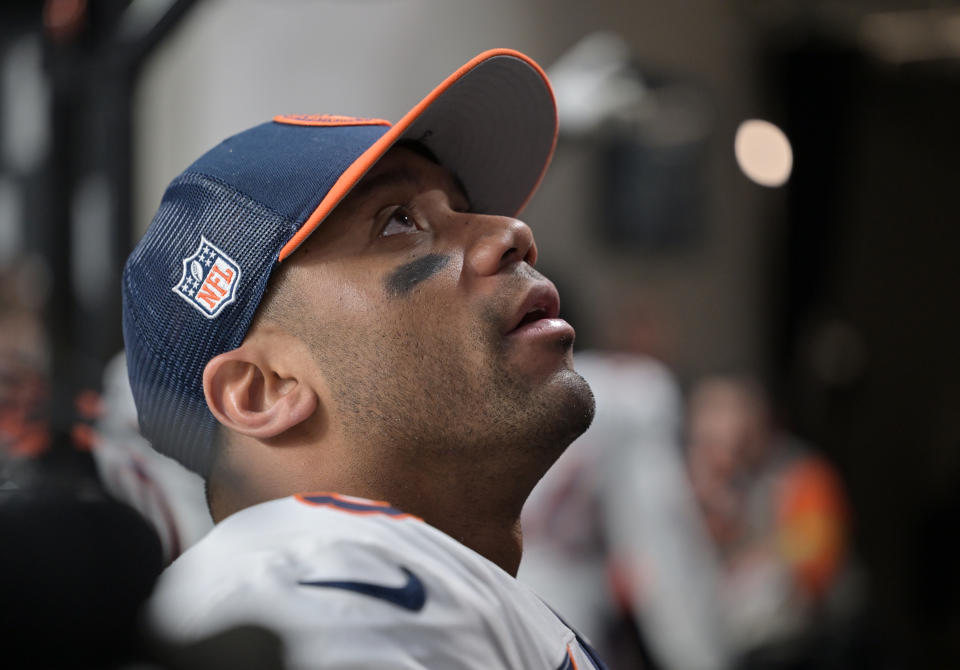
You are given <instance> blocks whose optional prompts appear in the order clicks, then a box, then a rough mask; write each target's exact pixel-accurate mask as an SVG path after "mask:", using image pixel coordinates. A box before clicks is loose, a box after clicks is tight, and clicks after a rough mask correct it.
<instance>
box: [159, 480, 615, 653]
mask: <svg viewBox="0 0 960 670" xmlns="http://www.w3.org/2000/svg"><path fill="white" fill-rule="evenodd" d="M150 619H151V621H152V623H153V624H154V626H155V627H156V629H157V630H158V632H159V633H161V634H162V635H165V636H167V637H169V638H171V639H173V640H174V641H179V642H189V641H192V640H196V639H199V638H202V637H206V636H208V635H211V634H214V633H217V632H219V631H222V630H224V629H226V628H230V627H233V626H237V625H241V624H246V623H252V624H257V625H261V626H264V627H266V628H268V629H270V630H273V631H274V632H276V633H278V634H279V635H280V636H281V638H282V639H283V642H284V645H285V659H284V660H285V663H286V667H288V668H476V669H480V668H483V669H484V670H488V669H490V668H524V669H527V668H529V669H544V670H554V669H558V668H571V669H572V668H577V669H578V670H589V669H590V668H594V667H602V663H600V662H599V661H597V660H596V659H595V657H594V654H593V653H592V651H591V650H590V648H589V646H587V644H586V643H585V642H583V641H582V640H581V639H580V638H579V637H578V636H577V634H576V633H575V632H574V631H573V630H571V629H570V628H568V627H567V626H566V625H565V624H564V623H563V622H562V621H561V620H560V619H559V618H558V617H557V616H556V615H555V614H554V613H553V612H552V611H551V610H550V609H549V608H548V607H547V606H546V605H545V604H544V603H543V602H542V601H541V600H540V599H539V598H538V597H537V596H536V595H535V594H534V593H533V592H532V591H530V590H529V589H528V588H527V587H525V586H524V585H522V584H520V583H519V582H518V581H517V580H516V579H514V578H513V577H512V576H511V575H509V574H507V573H506V572H505V571H504V570H502V569H501V568H500V567H499V566H497V565H495V564H494V563H492V562H491V561H489V560H487V559H486V558H484V557H483V556H481V555H480V554H478V553H476V552H474V551H473V550H471V549H469V548H467V547H465V546H464V545H462V544H460V543H458V542H456V541H455V540H454V539H452V538H451V537H449V536H448V535H446V534H444V533H442V532H441V531H439V530H437V529H436V528H433V527H431V526H429V525H428V524H426V523H424V522H423V521H422V520H421V519H419V518H417V517H414V516H411V515H408V514H404V513H402V512H400V511H398V510H395V509H393V508H391V507H390V506H389V505H388V504H387V503H380V502H374V501H370V500H365V499H362V498H352V497H347V496H341V495H337V494H323V493H321V494H308V495H298V496H293V497H290V498H283V499H280V500H273V501H270V502H266V503H262V504H260V505H256V506H254V507H250V508H247V509H245V510H243V511H241V512H238V513H236V514H234V515H233V516H230V517H228V518H227V519H225V520H224V521H222V522H221V523H220V524H218V525H217V526H216V527H214V529H213V530H212V531H211V532H210V533H209V534H208V535H207V536H206V537H204V538H203V539H202V540H201V541H200V542H198V543H197V544H196V545H194V546H193V547H191V548H190V549H189V550H188V551H187V552H185V553H184V554H183V555H182V556H181V557H180V558H179V559H177V560H176V561H175V562H174V563H173V564H172V565H171V566H170V567H169V568H168V569H167V570H166V571H165V572H164V574H163V575H162V576H161V578H160V582H159V583H158V586H157V590H156V592H155V594H154V596H153V599H152V601H151V603H150Z"/></svg>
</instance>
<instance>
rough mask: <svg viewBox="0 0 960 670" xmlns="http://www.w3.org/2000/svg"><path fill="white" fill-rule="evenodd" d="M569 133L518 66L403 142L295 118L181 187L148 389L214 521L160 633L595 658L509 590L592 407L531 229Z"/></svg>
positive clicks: (189, 176) (165, 245) (275, 124)
mask: <svg viewBox="0 0 960 670" xmlns="http://www.w3.org/2000/svg"><path fill="white" fill-rule="evenodd" d="M555 138H556V111H555V107H554V102H553V96H552V92H551V90H550V86H549V83H548V82H547V80H546V77H545V75H544V74H543V71H542V70H541V69H540V68H539V67H538V66H537V65H536V64H535V63H533V62H532V61H531V60H530V59H528V58H527V57H526V56H523V55H522V54H519V53H517V52H514V51H510V50H502V49H501V50H494V51H489V52H486V53H484V54H481V55H480V56H478V57H477V58H475V59H473V60H472V61H470V62H469V63H467V64H466V65H465V66H464V67H462V68H461V69H459V70H458V71H457V72H455V73H454V74H453V75H451V77H449V78H448V79H447V80H446V81H444V82H443V83H442V84H441V85H440V86H439V87H438V88H437V89H435V90H434V91H433V92H432V93H431V94H430V95H429V96H427V98H425V99H424V100H423V101H422V102H421V103H420V104H418V105H417V106H416V107H414V109H413V110H412V111H411V112H410V113H408V114H407V115H406V116H405V117H404V118H403V119H402V120H401V121H399V122H398V123H397V124H396V125H393V126H390V125H389V124H388V123H387V122H385V121H381V120H378V119H356V118H350V117H340V116H327V115H313V116H310V115H308V116H284V117H276V118H275V119H274V120H273V121H272V122H269V123H266V124H262V125H260V126H257V127H255V128H252V129H250V130H248V131H245V132H243V133H240V134H239V135H236V136H234V137H232V138H230V139H228V140H226V141H225V142H224V143H222V144H221V145H219V146H218V147H216V148H214V149H213V150H211V151H210V152H208V153H207V154H205V155H204V156H203V157H201V158H200V159H199V160H197V161H196V162H195V163H194V164H193V165H192V166H191V167H190V168H188V169H187V170H186V172H184V173H183V174H182V175H180V176H179V177H178V178H177V179H175V180H174V181H173V183H172V184H171V185H170V187H169V188H168V190H167V193H166V194H165V196H164V200H163V202H162V204H161V206H160V210H159V211H158V213H157V215H156V217H155V218H154V221H153V223H152V224H151V227H150V229H149V230H148V231H147V233H146V235H145V236H144V239H143V240H142V241H141V242H140V244H139V245H138V246H137V248H136V249H135V250H134V252H133V254H132V255H131V257H130V259H129V260H128V263H127V267H126V269H125V273H124V286H123V289H124V333H125V339H126V343H127V356H128V361H129V374H130V380H131V386H132V388H133V391H134V397H135V398H136V402H137V408H138V414H139V418H140V423H141V426H142V429H143V430H144V432H145V434H146V435H147V436H148V437H149V438H150V439H151V440H152V441H153V442H154V445H155V447H156V448H158V449H159V450H161V451H164V452H165V453H167V454H168V455H171V456H173V457H174V458H176V459H178V460H180V461H181V462H182V463H184V464H185V465H187V466H188V467H190V468H192V469H194V470H195V471H197V472H199V473H201V474H202V475H204V476H205V477H206V481H207V490H208V501H209V504H210V508H211V512H212V514H213V517H214V520H215V521H216V522H218V525H217V526H216V527H215V528H214V530H213V531H211V533H210V534H209V535H208V536H206V537H205V538H204V539H203V540H202V541H201V542H200V543H198V544H197V545H196V546H195V547H193V548H192V549H191V550H189V551H187V552H186V553H185V554H184V555H183V556H182V557H181V558H180V559H179V560H177V561H176V562H175V563H174V564H173V565H172V566H171V567H170V568H169V569H168V571H167V572H166V574H165V576H164V577H163V578H162V580H161V582H160V584H159V587H158V592H157V595H156V597H155V602H154V607H153V619H154V621H155V622H156V623H157V625H158V627H159V628H160V630H161V631H162V632H165V633H166V634H168V635H170V636H172V637H175V638H178V639H190V638H193V637H197V636H202V635H206V634H210V633H213V632H216V631H217V630H221V629H223V628H226V627H228V626H232V625H239V624H243V623H258V624H262V625H265V626H268V627H270V628H273V629H274V630H276V631H277V632H279V633H280V634H281V636H282V637H283V639H284V641H285V643H286V645H287V657H286V660H287V663H288V664H289V665H290V666H291V667H298V668H300V667H304V668H306V667H378V668H387V667H404V668H414V667H416V668H421V667H443V668H458V667H462V668H481V667H482V668H492V667H510V668H558V667H579V668H588V667H591V666H592V665H596V666H598V667H599V665H600V663H599V661H596V659H595V658H593V654H592V652H591V651H590V650H589V647H588V646H587V645H586V643H585V642H583V641H582V640H580V639H579V638H578V636H576V634H575V633H574V632H573V631H571V630H570V629H569V628H568V627H567V626H566V625H565V624H563V623H562V621H561V620H560V619H559V618H558V617H557V616H556V615H555V614H554V613H553V612H552V611H550V610H549V609H548V608H547V607H546V606H545V605H544V604H543V603H542V602H541V601H540V600H539V599H538V598H536V596H534V595H533V594H532V593H531V592H530V591H528V590H526V589H525V588H524V587H522V586H521V585H520V584H519V583H518V582H517V581H516V580H515V579H514V577H513V575H515V573H516V570H517V567H518V565H519V562H520V554H521V533H520V526H519V516H520V510H521V507H522V506H523V502H524V500H525V499H526V497H527V495H528V493H529V492H530V490H531V489H532V488H533V486H534V485H535V484H536V482H537V480H538V479H539V478H540V477H541V476H542V475H543V473H544V472H545V471H546V470H547V469H548V468H549V467H550V465H551V464H552V463H553V461H554V460H555V459H556V458H557V457H558V456H559V455H560V453H562V451H563V449H564V448H565V447H566V445H567V444H569V443H570V442H571V441H572V440H573V439H574V438H575V437H576V436H577V435H579V434H580V433H582V432H583V431H584V430H585V429H586V428H587V426H588V425H589V423H590V420H591V418H592V416H593V397H592V395H591V393H590V390H589V387H588V386H587V385H586V383H585V382H584V381H583V379H582V378H581V377H580V376H579V375H577V374H576V373H575V372H574V371H573V369H572V357H571V347H572V344H573V338H574V333H573V329H572V328H571V327H570V326H569V324H567V323H566V322H565V321H563V320H562V319H559V318H558V312H559V301H558V297H557V294H556V290H555V289H554V287H553V285H552V284H551V283H550V282H549V281H547V280H546V279H545V278H544V277H542V276H541V275H540V274H539V273H538V272H537V271H536V270H534V269H533V265H534V263H535V261H536V257H537V251H536V246H535V245H534V241H533V236H532V233H531V231H530V229H529V228H528V227H527V226H526V225H525V224H524V223H522V222H520V221H518V220H516V219H514V218H511V217H512V215H513V214H515V213H516V212H517V211H519V209H521V208H522V206H523V204H524V203H525V202H526V200H527V199H528V198H529V197H530V195H531V194H532V193H533V191H534V190H535V189H536V186H537V184H538V183H539V181H540V178H541V177H542V174H543V171H544V170H545V168H546V166H547V164H548V162H549V159H550V157H551V155H552V152H553V147H554V143H555ZM385 500H388V501H390V502H389V503H386V502H379V501H385Z"/></svg>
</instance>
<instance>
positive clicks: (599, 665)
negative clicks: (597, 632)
mask: <svg viewBox="0 0 960 670" xmlns="http://www.w3.org/2000/svg"><path fill="white" fill-rule="evenodd" d="M540 602H543V600H541V601H540ZM543 604H544V605H547V603H545V602H544V603H543ZM547 608H548V609H549V610H550V611H551V612H553V615H554V616H555V617H557V618H558V619H560V623H562V624H563V625H564V626H566V627H567V628H569V629H570V631H571V632H572V633H573V635H574V636H575V637H576V638H577V643H578V644H579V645H580V648H581V649H583V653H585V654H586V655H587V658H588V659H589V661H590V663H591V664H592V665H593V667H594V668H596V670H609V668H607V664H606V663H604V662H603V661H601V660H600V657H599V656H597V652H596V650H595V649H594V648H593V647H591V646H590V644H589V643H588V642H587V641H586V640H585V639H583V636H582V635H580V633H578V632H577V629H576V628H574V627H573V626H571V625H570V624H568V623H567V622H566V621H565V620H564V618H563V617H562V616H560V615H559V614H557V611H556V610H555V609H553V608H552V607H550V605H547ZM563 667H567V666H563Z"/></svg>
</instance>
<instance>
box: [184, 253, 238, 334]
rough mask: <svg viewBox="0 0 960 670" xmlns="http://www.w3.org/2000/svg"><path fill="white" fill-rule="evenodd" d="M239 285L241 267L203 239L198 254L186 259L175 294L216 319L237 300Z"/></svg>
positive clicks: (208, 316)
mask: <svg viewBox="0 0 960 670" xmlns="http://www.w3.org/2000/svg"><path fill="white" fill-rule="evenodd" d="M239 281H240V266H239V265H237V264H236V263H235V262H234V261H233V259H232V258H230V257H229V256H227V255H226V254H225V253H223V252H222V251H220V249H218V248H217V247H215V246H214V245H213V244H211V243H210V241H209V240H207V238H205V237H202V236H201V237H200V246H198V247H197V250H196V251H195V252H193V255H192V256H188V257H187V258H184V259H183V275H182V276H181V277H180V281H179V282H177V285H176V286H174V287H173V292H174V293H176V294H177V295H179V296H180V297H181V298H183V299H184V300H186V301H187V302H188V303H190V304H191V305H193V307H195V308H196V309H197V311H198V312H200V313H201V314H203V315H204V316H205V317H207V318H208V319H214V318H216V317H217V316H218V315H219V314H220V312H221V311H222V310H223V308H224V307H226V306H227V305H229V304H230V303H231V302H233V300H234V298H236V297H237V290H236V289H237V284H238V283H239Z"/></svg>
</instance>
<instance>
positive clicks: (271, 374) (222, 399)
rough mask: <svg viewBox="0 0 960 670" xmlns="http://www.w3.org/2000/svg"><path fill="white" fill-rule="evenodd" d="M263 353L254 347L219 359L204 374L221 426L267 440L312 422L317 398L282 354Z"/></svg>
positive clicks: (249, 345)
mask: <svg viewBox="0 0 960 670" xmlns="http://www.w3.org/2000/svg"><path fill="white" fill-rule="evenodd" d="M272 350H273V352H274V353H275V355H274V356H268V355H264V353H263V351H262V350H261V349H260V348H259V347H258V346H257V345H256V344H255V343H250V342H245V343H244V344H242V345H240V347H239V348H237V349H234V350H232V351H227V352H224V353H222V354H220V355H219V356H216V357H214V358H212V359H210V361H209V362H208V363H207V365H206V367H205V368H204V370H203V393H204V396H206V399H207V406H208V407H209V408H210V411H211V412H212V413H213V415H214V416H215V417H216V419H217V421H219V422H220V423H221V424H223V425H224V426H226V427H227V428H229V429H230V430H233V431H235V432H237V433H241V434H243V435H248V436H250V437H254V438H258V439H269V438H272V437H276V436H278V435H281V434H283V433H285V432H286V431H287V430H289V429H290V428H293V427H294V426H297V425H299V424H301V423H302V422H304V421H306V420H307V419H308V418H310V417H311V416H312V415H313V413H314V412H315V411H316V409H317V404H318V399H317V394H316V392H315V391H314V390H313V388H312V387H311V386H310V385H309V384H308V383H306V381H305V380H304V379H302V378H300V377H299V373H296V372H292V370H294V369H295V367H294V366H287V365H286V364H285V361H283V360H282V358H283V356H282V355H276V352H277V348H273V349H272Z"/></svg>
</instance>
